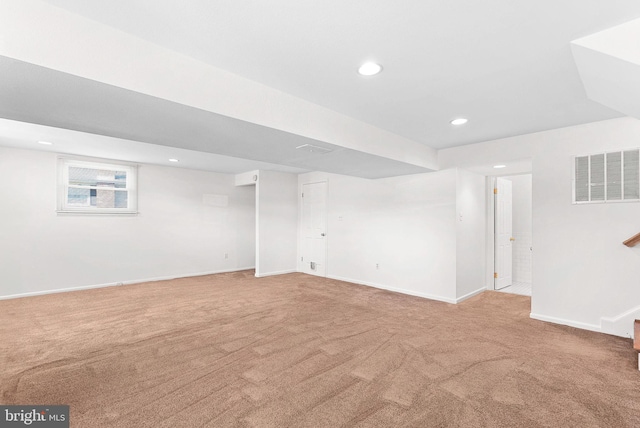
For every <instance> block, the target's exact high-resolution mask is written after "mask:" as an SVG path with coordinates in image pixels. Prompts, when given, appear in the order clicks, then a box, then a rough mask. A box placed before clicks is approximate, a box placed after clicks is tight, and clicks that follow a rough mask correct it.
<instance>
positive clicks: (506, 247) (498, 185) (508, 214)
mask: <svg viewBox="0 0 640 428" xmlns="http://www.w3.org/2000/svg"><path fill="white" fill-rule="evenodd" d="M493 188H494V192H493V193H494V213H495V215H494V221H495V224H494V289H495V290H497V291H501V292H504V293H513V294H521V295H525V296H531V290H532V282H533V281H532V273H531V272H532V269H531V265H532V252H533V244H532V215H531V209H532V175H531V174H519V175H511V176H503V177H496V178H494V187H493Z"/></svg>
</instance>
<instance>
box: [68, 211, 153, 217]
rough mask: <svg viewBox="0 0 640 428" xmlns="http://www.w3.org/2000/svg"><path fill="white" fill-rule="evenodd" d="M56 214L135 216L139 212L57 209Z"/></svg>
mask: <svg viewBox="0 0 640 428" xmlns="http://www.w3.org/2000/svg"><path fill="white" fill-rule="evenodd" d="M56 213H57V214H58V215H63V216H67V215H79V216H109V217H110V216H125V217H126V216H128V217H135V216H137V215H138V214H140V213H139V212H138V211H80V210H78V211H76V210H57V211H56Z"/></svg>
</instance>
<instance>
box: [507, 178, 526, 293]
mask: <svg viewBox="0 0 640 428" xmlns="http://www.w3.org/2000/svg"><path fill="white" fill-rule="evenodd" d="M503 178H505V179H507V180H509V181H511V183H512V184H513V186H512V189H513V237H514V238H515V239H516V240H515V242H514V243H513V280H514V281H517V282H525V283H528V284H531V247H532V245H533V243H532V235H531V229H532V227H533V226H532V216H531V203H532V188H531V183H532V176H531V174H522V175H513V176H510V177H503Z"/></svg>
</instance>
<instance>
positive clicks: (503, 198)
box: [494, 178, 513, 290]
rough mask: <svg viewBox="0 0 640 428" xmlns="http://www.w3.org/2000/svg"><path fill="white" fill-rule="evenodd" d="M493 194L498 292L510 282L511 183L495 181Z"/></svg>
mask: <svg viewBox="0 0 640 428" xmlns="http://www.w3.org/2000/svg"><path fill="white" fill-rule="evenodd" d="M494 193H495V214H496V215H495V217H496V218H495V221H496V224H495V249H496V255H495V274H494V277H495V282H494V288H495V289H496V290H499V289H501V288H504V287H508V286H510V285H511V282H512V276H513V274H512V269H513V267H512V262H513V247H512V244H513V235H512V234H513V193H512V183H511V181H509V180H507V179H504V178H498V179H496V187H495V189H494Z"/></svg>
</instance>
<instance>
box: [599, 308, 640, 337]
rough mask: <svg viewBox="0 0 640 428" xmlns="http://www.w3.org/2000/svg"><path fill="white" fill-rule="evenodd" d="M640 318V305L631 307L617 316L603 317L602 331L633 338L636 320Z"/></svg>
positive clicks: (601, 321)
mask: <svg viewBox="0 0 640 428" xmlns="http://www.w3.org/2000/svg"><path fill="white" fill-rule="evenodd" d="M637 319H640V306H636V307H635V308H631V309H629V310H628V311H625V312H623V313H621V314H620V315H618V316H615V317H602V319H601V320H600V323H601V325H602V332H603V333H607V334H613V335H615V336H620V337H627V338H633V335H634V333H633V324H634V321H635V320H637Z"/></svg>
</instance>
